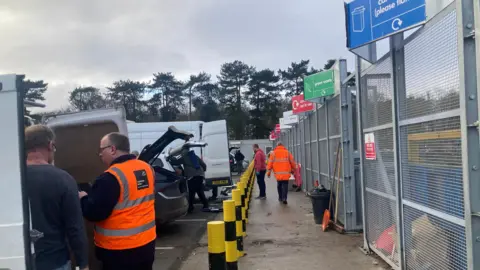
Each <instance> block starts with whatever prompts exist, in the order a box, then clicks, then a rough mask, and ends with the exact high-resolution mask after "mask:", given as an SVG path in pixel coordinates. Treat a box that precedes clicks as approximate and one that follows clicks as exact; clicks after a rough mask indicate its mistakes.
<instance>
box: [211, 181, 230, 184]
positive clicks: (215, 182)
mask: <svg viewBox="0 0 480 270" xmlns="http://www.w3.org/2000/svg"><path fill="white" fill-rule="evenodd" d="M212 185H228V180H213V181H212Z"/></svg>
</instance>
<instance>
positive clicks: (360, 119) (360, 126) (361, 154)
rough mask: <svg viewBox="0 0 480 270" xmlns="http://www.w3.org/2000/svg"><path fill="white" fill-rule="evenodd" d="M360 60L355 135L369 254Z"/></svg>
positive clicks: (359, 63) (365, 243)
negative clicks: (356, 137)
mask: <svg viewBox="0 0 480 270" xmlns="http://www.w3.org/2000/svg"><path fill="white" fill-rule="evenodd" d="M362 61H363V60H362V58H361V57H360V56H357V57H356V59H355V71H356V73H355V85H356V86H357V96H356V102H357V119H356V120H357V134H356V136H358V155H359V157H360V165H359V167H360V168H359V176H360V186H361V194H362V225H363V247H362V248H363V249H364V250H365V251H366V252H367V253H369V252H370V246H369V244H368V234H369V232H368V225H369V224H368V219H367V210H366V207H367V204H366V198H365V194H366V191H365V187H366V186H365V180H364V175H365V174H364V164H363V163H364V157H365V154H364V152H363V145H364V138H363V109H362V106H363V91H364V89H363V84H362Z"/></svg>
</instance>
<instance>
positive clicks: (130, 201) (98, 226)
mask: <svg viewBox="0 0 480 270" xmlns="http://www.w3.org/2000/svg"><path fill="white" fill-rule="evenodd" d="M106 172H108V173H111V174H112V175H114V176H115V178H116V179H117V181H118V183H119V184H120V197H119V199H118V202H117V204H116V205H115V208H114V209H113V211H112V214H111V215H110V216H109V217H108V218H107V219H106V220H103V221H101V222H96V223H95V229H94V239H95V245H96V246H98V247H101V248H104V249H109V250H123V249H131V248H137V247H141V246H144V245H146V244H148V243H150V242H152V241H154V240H155V239H156V237H157V234H156V226H155V205H154V203H155V176H154V172H153V168H152V167H151V166H150V165H149V164H147V163H146V162H143V161H141V160H137V159H132V160H128V161H126V162H123V163H119V164H115V165H112V166H111V167H110V168H109V169H108V170H107V171H106Z"/></svg>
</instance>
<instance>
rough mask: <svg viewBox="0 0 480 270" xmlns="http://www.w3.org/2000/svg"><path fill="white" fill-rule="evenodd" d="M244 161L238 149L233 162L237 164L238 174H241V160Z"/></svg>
mask: <svg viewBox="0 0 480 270" xmlns="http://www.w3.org/2000/svg"><path fill="white" fill-rule="evenodd" d="M244 159H245V156H244V155H243V154H242V152H240V149H238V151H237V152H236V153H235V162H236V163H237V171H238V174H241V173H242V172H243V160H244Z"/></svg>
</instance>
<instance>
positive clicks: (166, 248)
mask: <svg viewBox="0 0 480 270" xmlns="http://www.w3.org/2000/svg"><path fill="white" fill-rule="evenodd" d="M174 248H175V247H155V249H156V250H172V249H174Z"/></svg>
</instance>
